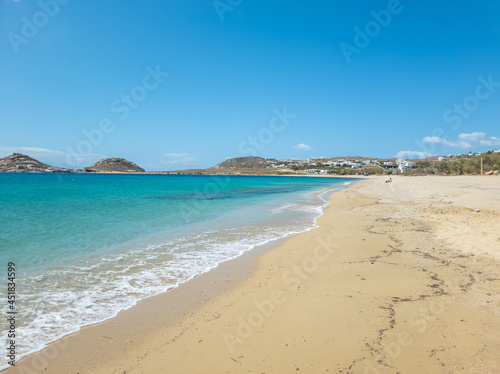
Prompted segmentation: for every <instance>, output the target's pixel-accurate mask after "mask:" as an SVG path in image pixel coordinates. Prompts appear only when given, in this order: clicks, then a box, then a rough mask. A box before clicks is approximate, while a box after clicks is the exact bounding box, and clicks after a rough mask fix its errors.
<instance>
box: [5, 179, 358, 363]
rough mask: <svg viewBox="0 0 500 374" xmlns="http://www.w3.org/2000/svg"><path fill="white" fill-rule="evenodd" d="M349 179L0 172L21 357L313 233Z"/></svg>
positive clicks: (7, 254) (18, 347) (6, 241)
mask: <svg viewBox="0 0 500 374" xmlns="http://www.w3.org/2000/svg"><path fill="white" fill-rule="evenodd" d="M351 182H352V180H348V179H340V178H300V177H296V178H292V177H247V176H231V177H228V176H181V175H103V174H91V175H86V174H10V173H0V228H1V229H0V242H1V247H0V258H2V259H3V262H4V263H3V264H2V265H0V266H1V269H0V274H1V275H2V279H6V271H7V262H8V261H12V262H14V263H15V264H16V272H17V279H16V283H17V289H16V291H17V305H16V306H17V309H18V313H19V314H18V317H17V318H18V326H17V333H18V334H17V339H16V344H17V353H18V358H19V355H22V354H27V353H29V352H33V351H36V350H39V349H41V348H43V347H44V346H45V344H46V343H47V342H49V341H52V340H54V339H57V338H59V337H61V336H64V335H66V334H68V333H71V332H74V331H77V330H78V329H79V328H80V327H82V326H84V325H88V324H91V323H95V322H98V321H102V320H105V319H108V318H111V317H113V316H114V315H116V314H117V313H118V312H119V311H121V310H123V309H126V308H129V307H131V306H132V305H134V304H135V303H137V301H139V300H141V299H143V298H145V297H148V296H151V295H155V294H158V293H160V292H163V291H166V290H168V289H169V288H172V287H175V286H176V285H178V284H179V283H182V282H185V281H186V280H189V279H190V278H192V277H194V276H196V275H198V274H200V273H203V272H205V271H207V270H209V269H211V268H214V267H216V266H217V264H219V263H220V262H222V261H225V260H228V259H230V258H233V257H236V256H238V255H240V254H242V253H243V252H245V251H247V250H250V249H252V248H253V247H255V246H256V245H259V244H263V243H266V242H268V241H271V240H275V239H278V238H281V237H284V236H287V235H291V234H293V233H298V232H303V231H306V230H309V229H310V228H312V227H314V225H315V219H316V218H317V217H318V216H320V215H321V212H322V210H323V208H324V207H325V205H326V197H327V196H328V194H329V193H331V192H332V191H335V190H336V189H339V188H341V187H343V186H345V185H347V184H349V183H351ZM4 288H5V287H4ZM2 292H3V296H5V295H6V290H5V289H3V290H2ZM3 300H5V298H3ZM2 307H3V308H4V310H3V312H4V313H3V315H4V316H5V315H6V314H5V312H6V311H7V310H6V309H5V308H6V305H5V306H4V305H3V306H2ZM5 327H6V325H5V323H3V324H2V330H3V331H2V339H3V338H4V337H6V336H7V332H6V330H5ZM6 363H7V359H6V358H5V355H0V367H1V366H4V365H5V364H6Z"/></svg>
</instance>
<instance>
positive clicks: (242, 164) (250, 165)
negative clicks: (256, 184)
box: [212, 156, 267, 169]
mask: <svg viewBox="0 0 500 374" xmlns="http://www.w3.org/2000/svg"><path fill="white" fill-rule="evenodd" d="M265 167H267V162H266V159H265V158H262V157H253V156H248V157H236V158H230V159H228V160H226V161H224V162H221V163H220V164H217V165H215V166H214V167H212V169H260V168H265Z"/></svg>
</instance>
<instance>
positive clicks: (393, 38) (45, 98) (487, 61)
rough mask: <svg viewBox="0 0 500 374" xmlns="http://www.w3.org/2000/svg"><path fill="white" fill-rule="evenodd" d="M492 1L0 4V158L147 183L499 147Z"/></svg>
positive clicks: (499, 53)
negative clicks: (144, 173) (282, 165)
mask: <svg viewBox="0 0 500 374" xmlns="http://www.w3.org/2000/svg"><path fill="white" fill-rule="evenodd" d="M499 16H500V3H499V2H498V1H493V0H491V1H490V0H485V1H481V2H471V1H453V2H452V1H443V2H436V1H430V0H427V1H426V0H418V1H417V0H414V1H410V0H401V1H397V0H390V1H378V0H377V1H375V0H373V1H356V2H354V1H352V0H339V1H318V0H316V1H314V0H313V1H308V2H305V1H295V0H288V1H262V0H253V1H250V0H243V1H240V0H216V1H213V0H198V1H186V0H169V1H164V0H147V1H139V0H137V1H129V0H124V1H120V2H116V1H111V0H102V1H99V2H90V1H76V0H72V1H68V0H64V1H63V0H41V1H39V2H36V1H28V0H18V1H12V0H0V35H1V36H0V56H1V58H0V156H5V155H8V154H10V153H12V152H13V151H19V152H23V153H26V154H29V155H31V156H33V157H37V158H38V159H40V160H41V161H44V162H47V163H51V164H54V165H65V164H69V165H71V166H79V167H84V166H88V165H90V163H92V162H94V161H97V160H99V159H101V158H103V157H124V158H127V159H129V160H131V161H133V162H135V163H137V164H138V165H140V166H142V167H144V168H146V169H148V170H174V169H184V168H189V167H210V166H212V165H214V164H216V163H219V162H221V161H223V160H224V159H226V158H228V157H238V156H246V155H256V156H262V157H275V158H292V157H295V158H309V157H315V156H326V157H330V156H331V157H333V156H348V155H352V156H372V157H394V156H396V155H398V156H406V157H411V158H413V157H424V156H426V155H429V154H448V153H453V154H456V153H464V152H468V151H471V150H472V151H485V150H490V149H498V148H500V139H499V138H500V131H499V129H500V126H499V118H500V105H499V102H500V48H499V47H500V21H498V20H499V19H500V17H499Z"/></svg>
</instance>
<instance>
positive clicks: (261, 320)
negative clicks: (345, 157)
mask: <svg viewBox="0 0 500 374" xmlns="http://www.w3.org/2000/svg"><path fill="white" fill-rule="evenodd" d="M386 179H387V178H385V177H374V178H370V179H367V180H363V181H360V182H358V183H356V184H355V185H354V186H352V187H350V188H348V189H345V190H342V191H340V192H337V193H334V194H333V195H332V196H331V197H330V201H329V206H328V209H326V210H325V213H324V215H323V216H322V217H320V218H319V219H318V225H319V227H317V228H315V229H313V230H311V231H308V232H305V233H302V234H299V235H296V236H294V237H291V238H289V239H287V240H284V241H282V242H281V243H279V244H278V245H277V246H275V248H273V249H270V250H269V249H268V248H261V249H257V250H256V251H254V252H253V253H248V254H246V255H244V256H242V257H240V258H238V259H235V260H231V261H228V262H226V263H223V264H222V265H221V266H219V267H218V268H217V269H215V270H213V271H211V272H209V273H206V274H204V275H201V276H199V277H197V278H195V279H193V280H191V281H189V282H187V283H186V284H184V285H182V286H180V287H178V288H177V289H174V290H172V291H170V292H167V293H164V294H161V295H158V296H155V297H152V298H149V299H146V300H144V301H142V302H140V303H139V304H138V305H136V306H135V307H133V308H131V309H129V310H126V311H124V312H122V313H120V314H119V315H118V316H117V317H115V318H113V319H111V320H108V321H106V322H103V323H101V324H97V325H93V326H90V327H87V328H84V329H82V330H81V331H80V332H78V333H75V334H73V335H70V336H68V337H66V338H64V339H62V340H59V341H57V342H54V343H52V344H51V345H50V346H49V347H48V348H47V349H45V350H44V351H41V352H38V353H36V354H34V355H31V356H29V357H27V358H25V359H23V360H21V361H19V362H17V363H16V366H15V367H11V368H9V369H8V370H6V371H5V373H9V374H10V373H71V374H76V373H80V374H83V373H106V374H110V373H120V374H124V373H127V374H135V373H292V372H302V373H325V372H329V373H370V374H375V373H394V374H395V373H498V372H500V354H499V352H500V337H499V336H500V335H499V332H500V266H499V265H500V233H499V230H498V227H500V178H499V177H496V176H491V177H486V176H484V177H479V176H474V177H466V176H464V177H431V176H427V177H398V176H396V177H393V178H392V183H385V180H386Z"/></svg>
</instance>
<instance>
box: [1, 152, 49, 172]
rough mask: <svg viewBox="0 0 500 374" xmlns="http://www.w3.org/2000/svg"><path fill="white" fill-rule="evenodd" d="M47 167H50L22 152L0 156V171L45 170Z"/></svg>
mask: <svg viewBox="0 0 500 374" xmlns="http://www.w3.org/2000/svg"><path fill="white" fill-rule="evenodd" d="M48 168H52V167H51V166H49V165H47V164H44V163H42V162H40V161H38V160H36V159H34V158H33V157H30V156H27V155H23V154H22V153H14V154H12V155H10V156H7V157H4V158H0V172H8V171H20V172H29V171H45V170H47V169H48Z"/></svg>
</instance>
